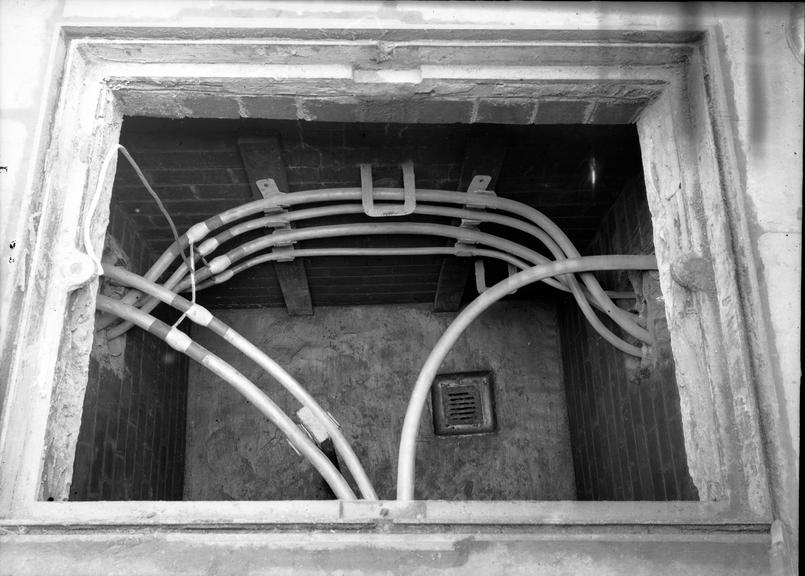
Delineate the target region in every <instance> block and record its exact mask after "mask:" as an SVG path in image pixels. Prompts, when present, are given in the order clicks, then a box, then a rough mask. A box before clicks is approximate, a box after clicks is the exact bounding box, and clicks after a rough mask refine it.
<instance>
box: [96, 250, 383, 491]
mask: <svg viewBox="0 0 805 576" xmlns="http://www.w3.org/2000/svg"><path fill="white" fill-rule="evenodd" d="M104 270H105V272H106V274H107V276H108V277H109V278H112V279H114V280H116V281H117V282H120V283H121V284H124V285H127V286H133V287H135V288H137V289H139V290H141V291H143V292H144V293H146V294H151V295H152V296H155V297H157V298H159V299H160V300H161V301H162V302H164V303H166V304H168V305H169V306H172V307H174V308H176V309H177V310H181V311H183V312H184V314H183V316H185V315H186V316H187V317H188V318H190V320H191V321H193V322H194V323H195V324H198V325H199V326H206V327H207V328H209V329H210V330H211V331H212V332H213V333H215V334H217V335H218V336H220V337H221V338H223V339H224V340H226V341H227V342H229V343H230V344H232V345H233V346H234V347H235V348H237V349H238V350H239V351H240V352H242V353H243V354H245V355H246V356H248V357H249V358H251V359H252V360H253V361H254V362H256V363H257V364H258V365H259V366H260V367H261V368H263V370H265V371H266V372H267V373H268V374H269V375H270V376H271V377H272V378H273V379H274V380H276V381H277V382H279V383H280V385H281V386H283V387H284V388H285V389H286V390H287V391H288V392H290V393H291V395H292V396H293V397H294V398H296V399H297V400H298V401H299V402H300V403H301V404H302V405H303V406H306V407H307V408H308V409H309V410H310V411H311V412H312V413H313V415H314V416H316V417H317V418H318V420H319V422H321V424H322V425H323V426H324V428H325V430H327V433H328V434H329V435H330V438H331V439H332V441H333V445H334V446H335V449H336V450H337V451H338V454H339V455H340V456H341V459H342V460H343V462H344V464H345V465H346V466H347V468H348V469H349V471H350V473H351V474H352V477H353V478H354V479H355V482H356V484H357V485H358V488H359V489H360V491H361V494H363V497H364V498H365V499H367V500H377V493H376V492H375V489H374V487H373V486H372V483H371V481H370V480H369V477H368V475H367V474H366V471H365V470H364V468H363V465H362V464H361V462H360V460H359V459H358V457H357V455H356V454H355V452H354V451H353V450H352V447H351V446H350V444H349V441H348V440H347V439H346V437H345V436H344V434H343V433H342V432H341V429H340V428H339V427H338V425H337V424H336V423H335V422H334V421H333V420H332V418H330V415H329V414H328V413H327V412H325V410H324V409H323V408H322V407H321V406H320V405H319V403H318V402H316V400H315V399H314V398H313V396H311V395H310V393H308V391H307V390H305V388H304V387H303V386H302V385H301V384H300V383H299V382H297V381H296V380H295V379H294V378H293V376H291V375H290V374H289V373H288V372H287V371H285V370H284V369H283V368H282V367H281V366H280V365H279V364H277V363H276V362H275V361H274V360H272V359H271V358H269V357H268V356H267V355H266V354H265V353H264V352H263V351H261V350H260V349H259V348H257V347H256V346H255V345H254V344H252V343H251V342H249V341H248V340H247V339H246V338H244V337H243V336H242V335H240V334H239V333H238V332H236V331H235V330H234V329H232V328H231V327H230V326H228V325H226V324H225V323H224V322H222V321H221V320H219V319H218V318H216V317H215V316H213V315H212V313H210V312H209V310H207V309H206V308H204V307H203V306H200V305H198V304H194V303H191V302H188V301H187V300H186V299H185V298H182V297H181V296H179V295H178V294H176V293H174V292H171V291H170V290H168V289H166V288H164V287H162V286H160V285H159V284H157V283H155V282H151V281H150V280H146V279H145V278H143V277H142V276H139V275H138V274H134V273H133V272H129V271H128V270H125V269H124V268H117V267H113V266H107V267H105V269H104Z"/></svg>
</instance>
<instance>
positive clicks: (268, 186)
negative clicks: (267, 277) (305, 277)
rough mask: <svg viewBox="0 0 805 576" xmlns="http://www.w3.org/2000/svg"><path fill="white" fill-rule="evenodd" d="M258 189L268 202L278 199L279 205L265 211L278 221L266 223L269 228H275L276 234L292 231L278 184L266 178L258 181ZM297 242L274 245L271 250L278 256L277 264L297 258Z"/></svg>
mask: <svg viewBox="0 0 805 576" xmlns="http://www.w3.org/2000/svg"><path fill="white" fill-rule="evenodd" d="M257 189H258V190H260V194H262V195H263V198H264V199H266V200H269V199H277V200H278V201H277V203H276V205H274V206H269V207H268V208H266V210H264V212H265V215H266V216H276V217H277V220H276V221H269V222H267V223H266V227H267V228H274V232H275V233H277V232H280V233H281V232H282V231H285V230H290V229H291V224H290V222H289V221H288V220H287V218H286V217H285V216H286V214H287V213H288V210H287V208H288V206H289V204H288V203H287V202H283V201H282V197H283V196H284V193H283V192H281V191H280V189H279V188H277V183H276V182H274V179H273V178H264V179H263V180H258V181H257ZM294 244H296V242H278V243H276V244H275V245H274V247H273V248H272V249H271V252H272V254H276V255H277V262H291V261H292V260H293V259H294V258H295V256H294V254H293V245H294Z"/></svg>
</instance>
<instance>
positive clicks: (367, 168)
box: [360, 161, 416, 218]
mask: <svg viewBox="0 0 805 576" xmlns="http://www.w3.org/2000/svg"><path fill="white" fill-rule="evenodd" d="M360 168H361V202H362V203H363V211H364V212H365V213H366V215H367V216H371V217H372V218H382V217H386V216H407V215H408V214H411V213H413V211H414V209H415V208H416V181H415V178H414V163H413V162H410V161H409V162H405V163H404V164H400V168H402V173H403V203H402V204H375V199H374V187H373V185H372V165H371V164H360Z"/></svg>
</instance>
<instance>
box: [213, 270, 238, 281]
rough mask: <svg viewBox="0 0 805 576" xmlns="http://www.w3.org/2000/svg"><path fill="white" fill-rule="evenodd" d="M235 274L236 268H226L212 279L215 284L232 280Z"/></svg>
mask: <svg viewBox="0 0 805 576" xmlns="http://www.w3.org/2000/svg"><path fill="white" fill-rule="evenodd" d="M234 275H235V271H234V270H224V271H223V272H221V273H220V274H217V275H216V276H214V277H213V279H212V281H213V283H215V284H221V283H222V282H226V281H227V280H230V279H231V278H232V276H234Z"/></svg>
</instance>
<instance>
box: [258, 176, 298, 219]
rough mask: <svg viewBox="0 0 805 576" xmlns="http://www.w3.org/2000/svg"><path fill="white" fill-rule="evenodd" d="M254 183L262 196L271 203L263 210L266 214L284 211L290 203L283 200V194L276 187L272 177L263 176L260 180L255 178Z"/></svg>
mask: <svg viewBox="0 0 805 576" xmlns="http://www.w3.org/2000/svg"><path fill="white" fill-rule="evenodd" d="M256 184H257V189H258V190H259V191H260V194H261V195H262V196H263V199H264V200H270V201H271V204H270V205H269V206H267V207H266V208H265V209H264V210H263V212H264V213H265V215H266V216H270V215H272V214H278V213H279V214H281V213H283V212H285V211H286V208H288V206H290V204H288V202H287V201H286V200H285V194H284V193H283V192H281V191H280V189H279V188H277V183H276V182H274V179H273V178H263V179H262V180H257V182H256Z"/></svg>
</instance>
